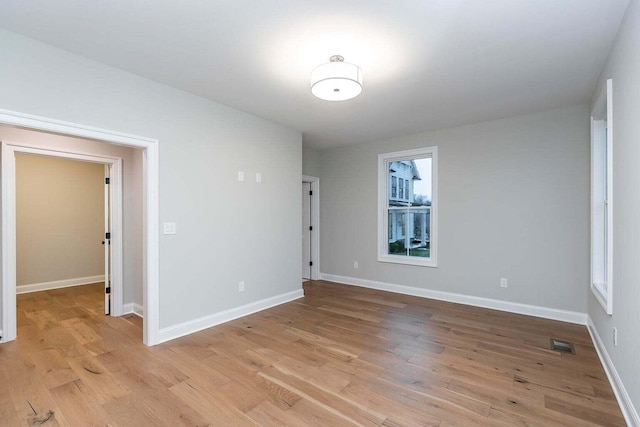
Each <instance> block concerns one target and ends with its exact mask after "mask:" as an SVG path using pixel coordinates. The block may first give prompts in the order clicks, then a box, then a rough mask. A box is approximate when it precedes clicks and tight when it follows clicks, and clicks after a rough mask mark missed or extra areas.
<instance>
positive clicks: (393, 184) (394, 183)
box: [391, 176, 398, 198]
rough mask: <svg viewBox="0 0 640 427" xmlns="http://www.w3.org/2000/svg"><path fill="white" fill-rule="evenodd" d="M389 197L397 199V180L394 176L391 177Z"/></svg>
mask: <svg viewBox="0 0 640 427" xmlns="http://www.w3.org/2000/svg"><path fill="white" fill-rule="evenodd" d="M391 197H394V198H395V197H398V179H397V178H396V177H395V176H392V177H391Z"/></svg>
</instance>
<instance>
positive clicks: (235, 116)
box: [0, 31, 302, 328]
mask: <svg viewBox="0 0 640 427" xmlns="http://www.w3.org/2000/svg"><path fill="white" fill-rule="evenodd" d="M0 52H1V54H0V55H1V62H2V67H0V81H2V82H3V83H2V85H0V108H3V109H8V110H13V111H19V112H23V113H28V114H34V115H38V116H44V117H50V118H54V119H59V120H64V121H69V122H74V123H81V124H84V125H89V126H95V127H99V128H104V129H110V130H116V131H120V132H124V133H129V134H135V135H142V136H146V137H151V138H157V139H158V140H159V150H160V152H159V158H160V166H159V168H160V171H159V188H160V194H159V204H160V206H159V208H160V218H159V219H160V222H165V221H172V222H176V223H177V230H178V233H177V234H176V235H161V236H160V247H159V252H160V307H159V313H160V327H161V328H165V327H168V326H172V325H177V324H180V323H183V322H187V321H190V320H193V319H197V318H200V317H204V316H208V315H211V314H214V313H218V312H220V311H223V310H227V309H230V308H234V307H238V306H241V305H243V304H248V303H250V302H255V301H259V300H262V299H265V298H268V297H272V296H275V295H281V294H284V293H288V292H291V291H295V290H299V289H300V275H301V262H302V261H301V253H300V227H301V204H302V201H301V195H300V180H301V174H302V166H301V158H302V151H301V145H302V143H301V140H302V137H301V134H300V132H297V131H293V130H290V129H287V128H284V127H283V126H280V125H277V124H274V123H272V122H269V121H266V120H263V119H259V118H256V117H255V116H252V115H249V114H246V113H242V112H239V111H237V110H233V109H231V108H228V107H225V106H222V105H220V104H217V103H215V102H212V101H209V100H206V99H203V98H199V97H197V96H194V95H191V94H188V93H185V92H182V91H179V90H176V89H173V88H169V87H167V86H164V85H161V84H158V83H155V82H152V81H149V80H146V79H143V78H140V77H138V76H135V75H133V74H129V73H126V72H123V71H120V70H117V69H114V68H111V67H107V66H105V65H103V64H100V63H97V62H94V61H90V60H88V59H85V58H82V57H79V56H77V55H73V54H70V53H68V52H65V51H63V50H60V49H56V48H53V47H51V46H47V45H45V44H42V43H40V42H37V41H34V40H31V39H28V38H24V37H22V36H19V35H16V34H14V33H11V32H6V31H0ZM238 171H244V172H245V174H246V176H247V180H246V181H245V182H242V183H241V182H238V181H237V180H236V176H237V172H238ZM256 172H261V173H262V183H260V184H258V183H256V182H255V179H252V177H255V173H256ZM240 280H242V281H244V282H245V284H246V292H244V293H238V281H240Z"/></svg>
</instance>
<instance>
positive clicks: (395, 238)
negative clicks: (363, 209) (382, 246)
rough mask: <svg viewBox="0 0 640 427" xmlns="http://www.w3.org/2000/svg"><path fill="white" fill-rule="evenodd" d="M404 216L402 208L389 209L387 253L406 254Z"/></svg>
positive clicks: (404, 212)
mask: <svg viewBox="0 0 640 427" xmlns="http://www.w3.org/2000/svg"><path fill="white" fill-rule="evenodd" d="M406 217H407V212H406V211H404V210H402V211H400V210H392V211H389V216H388V220H389V255H403V256H406V255H407V247H406V244H405V240H406V237H407V236H406V223H407V221H406Z"/></svg>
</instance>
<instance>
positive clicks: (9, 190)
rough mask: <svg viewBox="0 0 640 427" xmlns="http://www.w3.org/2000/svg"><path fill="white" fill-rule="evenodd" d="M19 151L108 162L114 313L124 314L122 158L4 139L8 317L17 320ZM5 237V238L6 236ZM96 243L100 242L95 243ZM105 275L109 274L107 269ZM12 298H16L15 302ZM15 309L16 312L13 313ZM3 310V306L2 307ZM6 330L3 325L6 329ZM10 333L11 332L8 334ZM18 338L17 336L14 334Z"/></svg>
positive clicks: (3, 184)
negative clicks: (55, 148)
mask: <svg viewBox="0 0 640 427" xmlns="http://www.w3.org/2000/svg"><path fill="white" fill-rule="evenodd" d="M16 153H24V154H36V155H39V156H46V157H53V158H62V159H70V160H79V161H83V162H91V163H98V164H104V165H109V166H110V167H111V176H110V178H111V179H110V182H109V185H110V186H111V203H110V204H109V206H108V209H109V215H110V222H111V230H110V231H111V234H112V236H113V239H112V243H111V245H110V246H111V253H112V259H111V261H112V263H111V274H110V276H111V297H112V298H111V314H112V315H113V316H121V315H122V314H123V304H124V303H123V300H122V295H123V280H122V276H123V274H122V272H123V268H122V264H123V258H122V254H123V252H122V238H123V232H122V158H120V157H113V156H104V155H86V154H79V153H73V152H66V151H60V150H52V149H48V148H40V147H35V146H31V145H28V144H22V143H15V142H9V141H2V207H3V210H2V218H3V223H2V226H3V227H2V253H3V254H6V257H4V258H3V265H2V271H3V280H2V283H3V284H4V283H5V282H6V286H5V289H6V291H7V293H6V295H7V296H8V298H7V302H8V303H9V307H8V308H9V310H8V311H9V312H8V316H9V317H10V318H11V319H15V317H16V316H15V314H16V313H15V295H16V290H17V289H16V286H17V282H16V268H17V257H16V220H17V217H16V195H17V194H16V157H15V154H16ZM5 236H6V237H5ZM96 244H97V242H96ZM105 277H107V273H106V272H105ZM12 297H13V301H12ZM11 308H14V313H11ZM3 312H4V309H3ZM8 325H9V326H8V328H7V329H8V331H14V330H15V329H16V326H15V325H13V324H12V323H11V322H9V323H8ZM3 329H4V328H3ZM8 335H9V336H11V334H8ZM14 338H15V336H14Z"/></svg>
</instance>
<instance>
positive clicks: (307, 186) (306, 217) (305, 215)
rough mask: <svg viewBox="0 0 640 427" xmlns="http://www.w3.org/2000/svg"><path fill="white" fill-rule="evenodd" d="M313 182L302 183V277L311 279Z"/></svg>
mask: <svg viewBox="0 0 640 427" xmlns="http://www.w3.org/2000/svg"><path fill="white" fill-rule="evenodd" d="M310 193H311V183H310V182H303V183H302V278H303V279H311V262H312V259H311V227H312V224H311V194H310Z"/></svg>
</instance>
